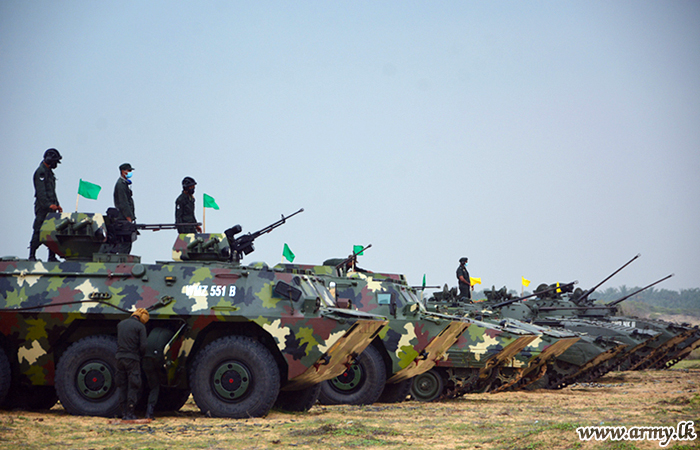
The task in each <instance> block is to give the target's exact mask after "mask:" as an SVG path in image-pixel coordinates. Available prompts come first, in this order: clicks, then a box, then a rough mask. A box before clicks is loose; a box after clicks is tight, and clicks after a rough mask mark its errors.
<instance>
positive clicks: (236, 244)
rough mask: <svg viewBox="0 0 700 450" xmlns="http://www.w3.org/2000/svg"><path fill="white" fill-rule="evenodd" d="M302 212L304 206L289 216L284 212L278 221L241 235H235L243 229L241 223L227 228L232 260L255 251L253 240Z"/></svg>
mask: <svg viewBox="0 0 700 450" xmlns="http://www.w3.org/2000/svg"><path fill="white" fill-rule="evenodd" d="M300 212H304V208H300V209H299V211H296V212H295V213H293V214H290V215H289V216H287V217H285V216H284V214H282V218H281V219H280V220H278V221H277V222H274V223H272V224H270V225H268V226H266V227H265V228H262V229H260V230H258V231H256V232H254V233H248V234H244V235H243V236H239V237H235V235H236V234H238V233H240V232H241V231H243V228H242V227H241V226H240V225H234V226H232V227H231V228H229V229H228V230H226V231H225V232H224V234H226V238H227V239H228V243H229V245H230V246H231V261H234V262H237V263H238V262H240V261H241V259H242V258H243V255H247V254H249V253H252V252H254V251H255V247H254V246H253V241H255V240H256V239H257V238H258V237H260V236H261V235H263V234H266V233H269V232H270V231H272V230H274V229H275V228H277V227H279V226H282V225H283V224H285V223H286V222H287V219H289V218H291V217H294V216H296V215H297V214H299V213H300Z"/></svg>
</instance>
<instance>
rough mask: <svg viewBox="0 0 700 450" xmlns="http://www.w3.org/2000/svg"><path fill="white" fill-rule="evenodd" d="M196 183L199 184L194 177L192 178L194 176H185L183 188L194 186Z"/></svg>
mask: <svg viewBox="0 0 700 450" xmlns="http://www.w3.org/2000/svg"><path fill="white" fill-rule="evenodd" d="M196 184H197V182H196V181H194V178H192V177H185V178H183V179H182V187H183V188H188V187H190V186H194V185H196Z"/></svg>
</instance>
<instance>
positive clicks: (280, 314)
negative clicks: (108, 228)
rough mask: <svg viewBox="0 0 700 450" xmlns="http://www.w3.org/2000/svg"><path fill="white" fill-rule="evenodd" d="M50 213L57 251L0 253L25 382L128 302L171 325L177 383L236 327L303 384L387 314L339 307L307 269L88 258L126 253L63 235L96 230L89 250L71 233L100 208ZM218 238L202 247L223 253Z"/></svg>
mask: <svg viewBox="0 0 700 450" xmlns="http://www.w3.org/2000/svg"><path fill="white" fill-rule="evenodd" d="M53 216H54V217H52V218H49V219H47V221H46V222H45V224H44V225H45V226H44V227H43V228H42V230H48V231H47V233H46V234H43V236H44V237H45V239H46V240H47V243H51V245H53V248H54V250H55V251H56V250H58V251H57V254H59V256H63V257H65V258H66V260H65V261H63V262H53V263H52V262H31V261H27V260H19V259H16V258H3V259H1V260H0V335H1V338H2V341H1V342H0V343H2V344H3V345H4V346H5V347H6V353H7V354H8V356H10V355H11V357H12V358H16V360H17V365H18V367H19V374H20V377H21V380H20V382H21V383H22V384H25V385H51V384H53V383H54V377H55V372H56V366H57V362H58V361H57V359H58V358H60V355H61V354H62V352H63V351H65V350H66V348H67V347H68V346H69V345H70V344H71V343H73V342H76V341H78V340H79V339H81V338H83V337H85V336H91V335H113V336H115V335H116V325H117V323H118V322H119V321H120V320H122V319H124V318H125V317H127V316H128V315H129V314H130V312H131V311H134V310H135V309H136V308H147V309H150V310H151V311H150V314H151V315H150V318H151V320H150V321H149V323H148V325H147V327H148V328H149V329H152V328H153V327H156V326H170V327H171V328H173V329H176V330H178V333H177V335H176V337H175V339H174V340H173V341H172V342H171V343H170V344H169V345H168V348H167V349H166V358H167V360H168V363H169V374H168V384H169V385H170V386H173V387H180V388H185V387H187V368H188V362H191V361H192V360H193V359H194V358H193V356H195V354H196V353H197V352H198V351H199V350H201V349H202V348H203V347H204V346H205V345H206V344H208V343H209V342H212V341H213V340H215V339H217V338H220V337H222V336H226V335H235V334H242V335H246V336H251V337H256V338H257V339H259V340H260V341H261V342H262V343H263V344H264V345H265V346H267V347H268V349H269V350H270V352H271V353H272V354H273V355H274V356H275V359H276V360H277V363H278V365H279V369H280V374H281V380H282V384H283V388H287V389H289V388H293V389H302V388H304V387H307V386H310V385H313V384H317V383H319V382H320V381H323V380H326V379H330V378H333V377H336V376H337V375H339V374H341V373H343V371H344V370H345V368H346V364H349V363H350V362H351V361H352V359H353V358H354V355H356V354H358V353H360V352H362V350H364V348H365V347H366V346H367V345H369V343H370V342H371V341H372V340H373V339H374V338H375V337H376V336H377V334H378V333H379V332H380V331H381V329H382V328H383V327H384V326H385V325H386V323H387V321H386V320H385V319H384V318H383V317H379V316H376V315H371V314H364V313H361V312H356V311H349V310H345V309H339V308H335V305H334V303H333V302H332V297H331V295H330V292H329V291H328V289H327V288H326V287H325V286H324V285H323V283H320V282H318V281H317V280H314V279H312V277H309V276H306V275H297V274H293V273H284V272H281V271H274V270H270V269H269V268H268V267H267V266H266V265H264V264H261V265H258V266H257V267H247V266H239V265H235V264H231V263H228V262H226V261H220V260H214V261H172V262H158V263H155V264H141V263H140V262H138V261H139V259H138V257H128V256H129V255H101V254H96V255H94V259H96V260H106V261H110V260H111V259H112V258H115V259H125V260H127V261H129V262H90V261H84V260H83V258H84V254H83V253H81V252H74V251H73V250H72V248H73V247H71V246H70V245H69V243H70V239H73V240H74V241H80V242H81V245H82V246H83V247H85V248H87V247H89V245H87V244H84V243H86V242H89V241H90V239H92V240H93V244H94V245H93V247H92V248H93V249H94V248H95V247H96V246H97V244H98V243H99V242H96V241H99V240H101V239H102V235H101V234H100V235H97V236H96V235H94V234H92V235H90V233H87V234H86V235H85V237H84V238H83V235H82V234H76V233H82V231H83V230H94V229H101V228H100V226H97V225H98V224H100V223H102V220H101V216H100V215H99V214H83V213H73V214H69V215H68V216H69V217H68V219H69V220H68V222H69V225H68V226H62V225H60V224H61V223H62V222H61V221H65V219H66V217H65V216H66V214H61V215H59V214H55V215H53ZM56 216H58V217H56ZM86 219H89V220H86ZM47 222H51V223H48V224H47ZM70 223H87V224H88V225H90V224H92V225H90V226H88V225H85V226H81V227H74V226H72V225H70ZM57 224H58V226H57ZM93 225H95V226H97V228H95V227H93ZM76 228H77V229H76ZM62 234H67V236H68V237H69V238H70V239H67V238H66V236H62ZM212 236H221V235H202V236H196V235H180V236H179V237H178V240H177V242H176V245H175V248H178V249H180V250H179V251H180V252H182V250H181V248H182V244H183V243H184V244H185V247H186V248H187V246H188V242H187V241H188V239H193V240H197V239H198V238H200V237H201V238H202V239H201V241H202V242H199V244H197V245H200V246H201V245H202V244H206V243H207V242H210V241H211V240H212ZM220 243H221V241H219V242H217V245H216V246H214V245H210V247H209V248H214V247H215V248H216V251H214V253H215V254H216V253H217V252H218V253H219V254H220V252H221V248H222V247H223V246H221V245H219V244H220ZM54 244H56V245H54ZM83 244H84V245H83ZM100 245H101V244H100ZM189 248H190V249H193V248H195V247H194V246H190V247H189ZM73 257H74V258H76V259H73ZM124 257H126V258H124Z"/></svg>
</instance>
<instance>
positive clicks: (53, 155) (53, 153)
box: [44, 148, 63, 164]
mask: <svg viewBox="0 0 700 450" xmlns="http://www.w3.org/2000/svg"><path fill="white" fill-rule="evenodd" d="M62 158H63V156H61V154H60V153H58V150H56V149H55V148H50V149H48V150H46V151H45V152H44V159H48V160H51V161H56V162H57V163H59V164H60V162H61V159H62Z"/></svg>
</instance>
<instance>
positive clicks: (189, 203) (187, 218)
mask: <svg viewBox="0 0 700 450" xmlns="http://www.w3.org/2000/svg"><path fill="white" fill-rule="evenodd" d="M196 185H197V182H196V181H194V178H191V177H185V178H183V179H182V193H181V194H180V196H179V197H178V198H177V200H175V223H192V224H196V223H197V218H195V216H194V187H195V186H196ZM177 232H178V233H195V232H196V233H201V232H202V227H200V226H199V225H183V226H178V227H177Z"/></svg>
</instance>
